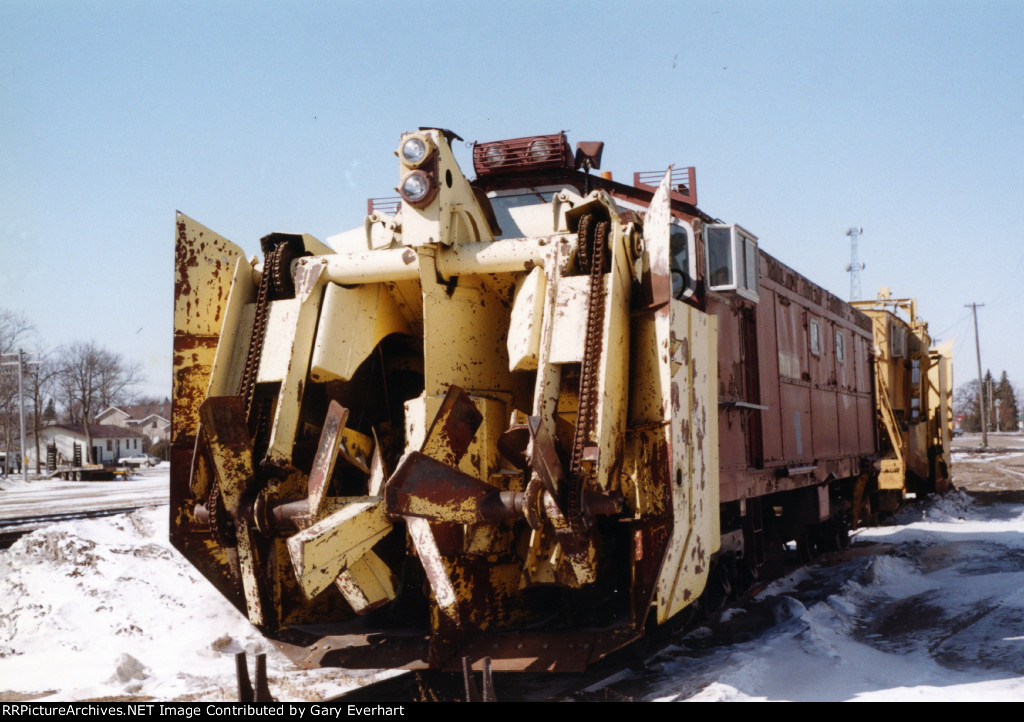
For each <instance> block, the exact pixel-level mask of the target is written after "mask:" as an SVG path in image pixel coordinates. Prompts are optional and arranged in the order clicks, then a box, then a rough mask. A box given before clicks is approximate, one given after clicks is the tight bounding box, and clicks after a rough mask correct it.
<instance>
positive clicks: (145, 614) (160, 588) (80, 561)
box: [0, 478, 372, 701]
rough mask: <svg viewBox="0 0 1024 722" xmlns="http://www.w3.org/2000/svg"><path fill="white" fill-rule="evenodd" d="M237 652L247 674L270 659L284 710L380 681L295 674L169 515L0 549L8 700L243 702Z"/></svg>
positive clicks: (163, 511) (1, 644) (68, 526)
mask: <svg viewBox="0 0 1024 722" xmlns="http://www.w3.org/2000/svg"><path fill="white" fill-rule="evenodd" d="M29 483H30V484H31V483H32V482H29ZM165 483H166V478H165ZM239 651H245V652H248V653H249V657H248V663H249V669H250V670H253V669H254V655H255V654H256V653H258V652H266V653H267V667H268V676H269V678H270V686H271V689H272V691H273V694H274V695H275V696H276V697H277V698H278V699H280V700H281V701H301V700H317V699H323V698H324V697H327V696H331V695H334V694H338V693H340V692H341V691H342V690H343V689H345V688H348V687H352V686H353V685H356V684H361V683H365V682H366V681H368V680H369V679H370V678H371V677H372V675H371V674H369V673H367V674H362V675H359V674H356V675H350V676H349V678H348V679H347V680H346V679H342V674H343V673H339V672H338V671H337V670H323V671H315V672H296V671H294V669H293V667H292V665H291V663H290V662H289V661H288V660H287V659H286V658H285V657H284V656H283V655H281V654H279V653H278V652H277V651H276V650H275V649H274V648H273V647H272V646H271V645H269V644H268V643H266V642H265V641H264V639H263V637H262V636H261V635H260V634H259V633H258V632H256V631H255V630H254V629H253V627H252V626H251V625H250V624H249V622H248V620H247V619H245V618H244V617H243V616H242V615H241V614H240V613H239V612H238V611H237V610H236V609H235V608H234V607H233V606H231V605H230V604H229V603H228V602H227V601H226V600H224V599H223V598H222V597H221V596H220V595H219V594H218V593H217V592H216V591H215V590H214V589H213V587H212V586H211V585H210V584H209V583H208V582H207V581H206V580H205V579H202V578H201V577H200V575H199V574H198V573H197V572H194V571H193V569H192V567H191V566H190V565H189V564H188V563H187V562H186V561H185V560H184V559H183V558H182V557H181V556H180V555H179V554H178V553H177V551H175V550H174V549H173V548H172V547H171V546H170V544H169V542H168V519H167V507H166V506H159V507H151V508H146V509H141V510H138V511H136V512H133V513H131V514H122V515H119V516H114V517H107V518H101V519H92V520H82V521H70V522H62V523H57V524H52V525H50V526H47V527H45V528H42V529H39V530H37V531H35V532H33V533H31V534H29V535H27V536H24V537H22V538H21V539H19V540H18V541H17V542H16V543H15V544H14V545H13V546H12V547H11V548H10V549H7V550H5V551H0V700H2V701H16V700H25V699H37V700H40V701H79V700H96V699H111V698H120V699H135V700H140V701H141V700H145V699H156V700H160V701H192V700H202V701H221V700H237V699H238V696H237V688H236V682H235V663H234V654H235V653H236V652H239Z"/></svg>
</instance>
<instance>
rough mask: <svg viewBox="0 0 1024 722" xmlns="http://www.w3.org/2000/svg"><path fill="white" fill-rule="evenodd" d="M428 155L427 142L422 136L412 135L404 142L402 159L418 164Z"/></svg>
mask: <svg viewBox="0 0 1024 722" xmlns="http://www.w3.org/2000/svg"><path fill="white" fill-rule="evenodd" d="M426 155H427V144H426V143H424V142H423V140H422V139H421V138H416V137H412V138H409V139H408V140H407V141H405V142H404V143H402V160H404V161H405V162H406V163H408V164H410V165H416V164H417V163H419V162H420V161H421V160H423V158H424V156H426Z"/></svg>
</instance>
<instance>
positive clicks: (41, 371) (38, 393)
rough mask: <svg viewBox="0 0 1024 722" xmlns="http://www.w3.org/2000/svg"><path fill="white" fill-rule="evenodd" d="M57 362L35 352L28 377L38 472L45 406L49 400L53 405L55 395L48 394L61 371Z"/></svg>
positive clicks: (40, 459) (40, 462) (40, 461)
mask: <svg viewBox="0 0 1024 722" xmlns="http://www.w3.org/2000/svg"><path fill="white" fill-rule="evenodd" d="M59 370H60V369H59V367H58V365H57V362H56V361H54V360H53V359H52V358H51V357H50V356H49V355H47V354H46V353H45V352H42V351H37V352H36V353H35V362H34V363H33V364H32V365H31V366H29V368H28V376H27V379H26V389H27V394H28V395H29V396H30V397H31V399H32V436H33V437H34V439H35V445H36V473H37V474H38V473H39V472H40V468H41V466H42V457H41V456H40V448H39V436H40V432H41V431H42V427H43V423H44V421H45V419H44V416H45V411H44V406H45V405H46V403H47V401H49V403H50V404H51V405H52V404H53V397H52V396H50V397H49V399H47V396H48V395H49V394H50V393H51V391H52V388H53V386H54V382H55V381H56V378H57V373H58V371H59Z"/></svg>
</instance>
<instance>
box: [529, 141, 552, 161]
mask: <svg viewBox="0 0 1024 722" xmlns="http://www.w3.org/2000/svg"><path fill="white" fill-rule="evenodd" d="M554 153H555V146H554V144H553V143H552V142H551V141H550V140H547V139H544V138H542V139H541V140H535V141H533V142H532V143H530V148H529V150H528V151H527V155H529V157H530V160H532V161H533V162H534V163H540V162H541V161H545V160H547V159H548V158H550V157H551V156H552V155H554Z"/></svg>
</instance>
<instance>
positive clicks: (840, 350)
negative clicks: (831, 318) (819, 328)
mask: <svg viewBox="0 0 1024 722" xmlns="http://www.w3.org/2000/svg"><path fill="white" fill-rule="evenodd" d="M845 343H846V342H845V341H843V332H842V331H840V330H839V329H838V328H837V329H836V360H837V361H839V363H843V362H844V361H846V348H845Z"/></svg>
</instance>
